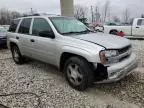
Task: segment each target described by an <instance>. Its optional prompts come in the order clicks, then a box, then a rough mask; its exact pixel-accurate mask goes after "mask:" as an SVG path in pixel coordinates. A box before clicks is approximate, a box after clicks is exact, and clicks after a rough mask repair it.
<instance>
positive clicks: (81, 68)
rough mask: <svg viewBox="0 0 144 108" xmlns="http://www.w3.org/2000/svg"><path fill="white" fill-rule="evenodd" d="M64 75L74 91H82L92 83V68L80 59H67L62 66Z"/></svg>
mask: <svg viewBox="0 0 144 108" xmlns="http://www.w3.org/2000/svg"><path fill="white" fill-rule="evenodd" d="M64 73H65V77H66V79H67V81H68V83H69V84H70V86H71V87H72V88H74V89H76V90H79V91H83V90H85V89H86V88H88V87H89V86H90V85H91V84H92V83H93V79H94V71H93V68H92V66H91V65H90V63H89V62H88V61H87V60H85V59H83V58H81V57H71V58H70V59H68V60H67V61H66V63H65V66H64Z"/></svg>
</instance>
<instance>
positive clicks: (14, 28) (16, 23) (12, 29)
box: [8, 19, 20, 32]
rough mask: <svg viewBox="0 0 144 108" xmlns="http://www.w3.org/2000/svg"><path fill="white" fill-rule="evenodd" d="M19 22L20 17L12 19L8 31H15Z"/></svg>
mask: <svg viewBox="0 0 144 108" xmlns="http://www.w3.org/2000/svg"><path fill="white" fill-rule="evenodd" d="M19 22H20V19H16V20H13V21H12V23H11V25H10V28H9V30H8V31H9V32H15V31H16V29H17V26H18V24H19Z"/></svg>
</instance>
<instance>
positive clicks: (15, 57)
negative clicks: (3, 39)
mask: <svg viewBox="0 0 144 108" xmlns="http://www.w3.org/2000/svg"><path fill="white" fill-rule="evenodd" d="M11 52H12V58H13V60H14V62H15V63H16V64H23V63H24V59H23V57H22V55H21V53H20V50H19V48H18V47H17V46H16V45H13V46H12V47H11Z"/></svg>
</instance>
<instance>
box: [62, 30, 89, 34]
mask: <svg viewBox="0 0 144 108" xmlns="http://www.w3.org/2000/svg"><path fill="white" fill-rule="evenodd" d="M89 32H91V31H90V30H84V31H78V32H77V31H75V32H73V31H71V32H65V33H62V34H73V33H78V34H81V33H89Z"/></svg>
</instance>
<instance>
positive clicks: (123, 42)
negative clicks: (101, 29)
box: [73, 33, 131, 49]
mask: <svg viewBox="0 0 144 108" xmlns="http://www.w3.org/2000/svg"><path fill="white" fill-rule="evenodd" d="M73 37H74V38H76V39H80V40H84V41H88V42H92V43H95V44H98V45H101V46H103V47H105V48H107V49H120V48H123V47H125V46H128V45H131V42H130V40H128V39H126V38H123V37H119V36H114V35H110V34H104V33H90V34H82V35H76V36H73Z"/></svg>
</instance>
